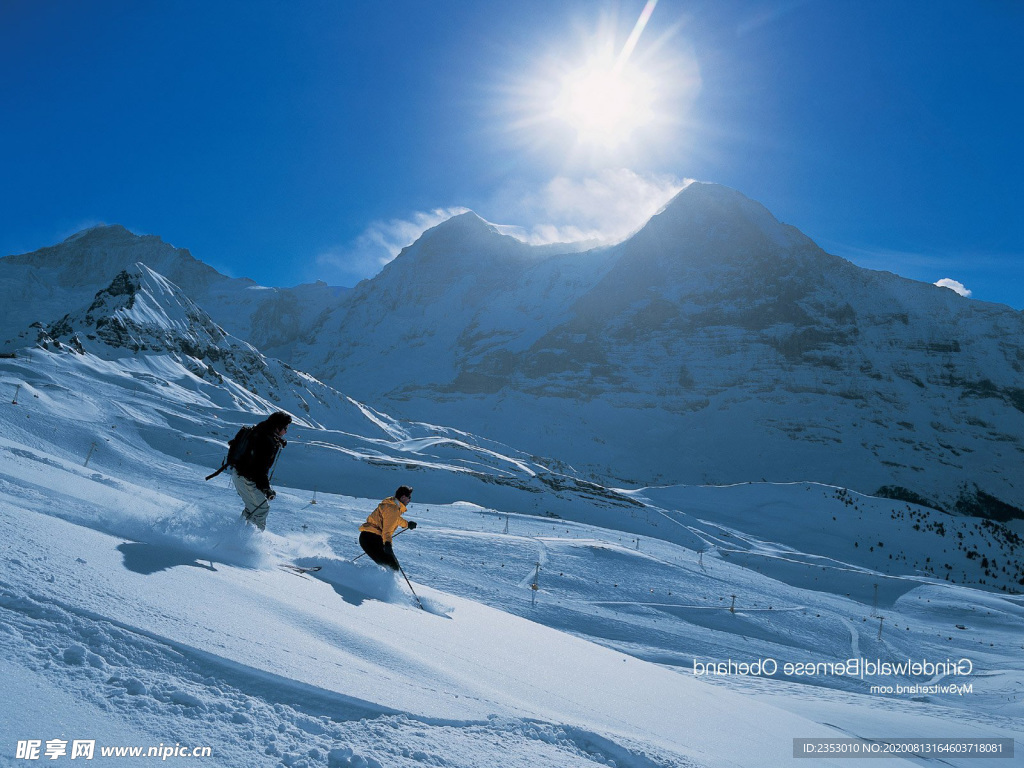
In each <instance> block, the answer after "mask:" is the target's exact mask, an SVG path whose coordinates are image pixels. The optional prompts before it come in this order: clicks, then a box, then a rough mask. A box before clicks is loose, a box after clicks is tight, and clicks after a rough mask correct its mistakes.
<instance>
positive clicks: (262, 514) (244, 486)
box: [231, 470, 270, 531]
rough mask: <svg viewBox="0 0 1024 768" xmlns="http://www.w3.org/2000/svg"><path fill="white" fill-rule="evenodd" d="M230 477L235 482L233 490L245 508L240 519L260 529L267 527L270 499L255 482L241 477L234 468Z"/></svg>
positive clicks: (263, 529)
mask: <svg viewBox="0 0 1024 768" xmlns="http://www.w3.org/2000/svg"><path fill="white" fill-rule="evenodd" d="M231 479H232V480H233V481H234V483H235V490H236V491H238V495H239V496H241V497H242V501H244V502H245V509H244V510H243V511H242V519H243V520H245V522H246V523H252V524H253V525H255V526H256V527H257V528H259V529H260V530H261V531H265V530H266V529H267V515H268V514H270V499H268V498H267V496H266V494H264V493H263V491H261V490H260V489H259V488H257V487H256V483H254V482H253V481H252V480H250V479H249V478H247V477H242V476H241V475H239V474H238V473H237V472H235V471H234V470H232V471H231Z"/></svg>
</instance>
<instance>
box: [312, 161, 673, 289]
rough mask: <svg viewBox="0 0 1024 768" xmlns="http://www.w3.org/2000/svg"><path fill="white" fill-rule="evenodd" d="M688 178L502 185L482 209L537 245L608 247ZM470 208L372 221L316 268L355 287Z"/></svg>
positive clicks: (606, 176) (626, 174)
mask: <svg viewBox="0 0 1024 768" xmlns="http://www.w3.org/2000/svg"><path fill="white" fill-rule="evenodd" d="M689 183H690V181H689V180H685V179H678V178H676V177H674V176H664V175H661V176H645V175H642V174H639V173H637V172H635V171H631V170H628V169H618V170H609V171H604V172H601V173H599V174H596V175H593V176H587V177H581V178H570V177H568V176H557V177H555V178H553V179H551V180H550V181H548V182H547V183H545V184H544V185H542V186H541V187H540V188H537V189H532V190H527V189H524V188H522V187H515V186H512V185H510V186H507V187H505V188H503V189H500V190H499V191H498V192H497V193H496V194H495V195H494V196H493V197H492V198H491V200H490V201H487V202H484V203H483V204H482V205H481V209H480V210H478V211H477V213H478V214H480V215H481V216H482V217H483V218H485V219H487V220H488V221H491V222H492V223H494V224H497V225H499V227H500V229H501V230H502V231H503V232H505V233H506V234H510V235H512V236H513V237H516V238H518V239H520V240H522V241H524V242H526V243H530V244H531V245H547V244H550V243H587V244H589V245H604V244H609V243H615V242H618V241H621V240H624V239H625V238H626V237H628V236H629V235H630V234H632V233H633V232H635V231H636V230H637V229H639V228H640V227H641V226H643V224H644V223H645V222H646V221H647V220H648V219H650V218H651V216H653V215H654V214H656V213H657V212H658V211H659V210H661V209H662V208H663V207H664V206H665V205H666V203H668V202H669V200H671V199H672V198H673V197H674V196H675V195H676V194H678V193H679V191H680V190H682V189H683V188H684V187H686V186H687V185H688V184H689ZM467 210H469V209H468V208H462V207H452V208H436V209H434V210H432V211H427V212H423V211H420V212H416V213H413V214H410V215H409V216H408V217H405V218H395V219H389V220H387V221H376V222H373V223H371V224H370V226H368V227H367V228H366V230H365V231H364V232H363V233H362V234H361V235H359V236H358V237H357V238H355V240H353V241H352V242H350V243H347V244H344V245H339V246H337V247H335V248H330V249H328V250H326V251H324V252H322V253H320V254H318V255H317V257H316V263H317V266H319V267H321V268H326V269H328V270H330V271H331V272H332V274H331V275H329V276H328V277H327V279H328V280H329V281H330V282H340V283H342V284H344V285H354V284H355V283H357V282H359V281H360V280H363V279H365V278H368V277H373V276H374V275H376V274H377V273H378V272H379V271H380V270H381V269H382V268H383V267H384V265H385V264H387V263H388V262H390V261H391V260H392V259H394V258H395V256H397V255H398V254H399V252H400V251H401V250H402V248H404V247H406V246H407V245H410V244H412V243H413V242H415V241H416V240H417V238H419V236H420V235H422V234H423V233H424V232H425V231H426V230H428V229H430V228H431V227H434V226H437V225H438V224H440V223H441V222H442V221H445V220H447V219H450V218H451V217H452V216H457V215H458V214H460V213H465V212H466V211H467Z"/></svg>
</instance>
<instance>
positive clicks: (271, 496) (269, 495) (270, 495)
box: [267, 488, 277, 501]
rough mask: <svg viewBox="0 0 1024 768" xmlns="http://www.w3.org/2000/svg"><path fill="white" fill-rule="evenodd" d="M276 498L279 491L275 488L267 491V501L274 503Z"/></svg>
mask: <svg viewBox="0 0 1024 768" xmlns="http://www.w3.org/2000/svg"><path fill="white" fill-rule="evenodd" d="M275 496H277V491H275V490H274V489H273V488H271V489H270V490H269V491H267V501H273V500H274V497H275Z"/></svg>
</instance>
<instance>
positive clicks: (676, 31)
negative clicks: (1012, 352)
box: [0, 0, 1024, 309]
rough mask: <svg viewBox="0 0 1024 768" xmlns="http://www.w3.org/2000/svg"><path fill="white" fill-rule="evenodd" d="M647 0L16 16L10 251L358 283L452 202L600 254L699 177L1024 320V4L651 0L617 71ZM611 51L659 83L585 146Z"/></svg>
mask: <svg viewBox="0 0 1024 768" xmlns="http://www.w3.org/2000/svg"><path fill="white" fill-rule="evenodd" d="M644 7H645V2H643V0H638V1H636V2H634V1H633V0H619V2H616V3H601V2H596V1H595V2H574V1H572V0H568V1H566V2H552V1H551V0H547V1H541V0H536V1H533V0H516V2H509V1H508V0H500V1H499V0H495V1H493V2H492V1H491V0H475V1H470V0H466V1H465V2H462V1H458V2H456V1H455V0H436V1H434V2H429V1H428V0H416V1H412V0H409V1H402V2H388V0H380V1H379V2H355V1H348V2H346V1H342V0H337V1H331V2H328V1H326V0H319V1H318V0H309V1H307V2H294V3H287V2H282V1H279V0H277V1H271V0H247V1H246V2H219V1H218V0H202V1H201V2H192V1H191V0H180V1H178V2H173V3H168V2H166V1H163V2H151V1H150V0H133V2H124V0H119V1H118V2H105V1H104V0H91V1H90V2H88V3H82V2H77V1H74V2H73V1H71V0H67V1H61V0H49V1H48V2H38V0H5V2H3V3H0V254H10V253H21V252H25V251H29V250H34V249H35V248H39V247H41V246H44V245H49V244H52V243H54V242H57V241H59V240H61V239H63V238H64V237H66V236H68V235H70V234H72V233H73V232H75V231H78V230H79V229H82V228H84V227H87V226H92V225H95V224H97V223H119V224H123V225H125V226H126V227H128V228H129V229H131V230H133V231H135V232H138V233H140V234H142V233H145V234H156V235H159V236H160V237H162V238H163V239H164V240H166V241H168V242H170V243H173V244H174V245H177V246H180V247H185V248H188V249H189V250H190V251H191V252H192V253H193V255H195V256H196V257H197V258H199V259H201V260H203V261H205V262H207V263H209V264H211V265H213V266H215V267H217V268H218V269H220V270H221V271H223V272H225V273H227V274H231V275H234V276H247V277H251V278H253V279H255V280H257V281H258V282H260V283H262V284H264V285H278V286H286V285H295V284H298V283H301V282H309V281H312V280H315V279H323V280H325V281H327V282H329V283H332V284H342V285H352V284H354V283H355V282H356V281H357V280H358V279H361V278H364V277H369V276H371V275H372V274H374V273H375V272H376V271H377V270H378V269H379V268H380V265H381V262H382V261H383V260H386V259H387V258H389V257H390V256H391V255H393V253H394V252H395V251H396V250H397V248H399V247H400V246H401V245H403V244H406V243H408V242H410V241H411V239H412V238H414V237H415V236H416V234H417V233H418V232H419V231H422V229H423V228H424V227H426V226H429V225H431V224H433V223H436V222H437V221H439V220H441V219H442V218H443V217H445V216H447V215H450V214H451V213H452V212H456V211H460V210H463V209H465V208H471V209H473V210H475V211H476V212H477V213H479V214H480V215H481V216H483V217H484V218H485V219H487V220H489V221H492V222H495V223H498V224H506V225H513V226H515V227H517V228H518V231H519V232H520V234H521V236H523V237H524V238H527V239H530V240H531V241H534V242H543V241H546V240H550V239H562V238H602V237H603V238H614V237H616V236H621V235H622V234H624V233H625V232H628V231H629V230H630V229H631V228H632V227H634V226H636V225H637V224H639V223H641V222H642V221H643V220H644V218H645V217H646V216H648V215H649V214H650V213H651V212H652V211H653V210H656V209H657V207H658V206H660V205H661V204H662V203H663V202H665V200H667V198H668V196H670V195H671V194H672V193H673V192H674V191H675V190H677V189H678V188H679V187H680V185H681V184H682V183H684V180H686V179H699V180H702V181H713V182H718V183H722V184H726V185H728V186H731V187H734V188H736V189H738V190H740V191H741V192H743V193H744V194H746V195H748V196H749V197H751V198H753V199H755V200H758V201H760V202H761V203H763V204H764V205H766V206H767V207H768V208H769V209H770V210H771V211H772V212H773V213H774V214H775V215H776V217H778V218H779V219H780V220H782V221H785V222H787V223H789V224H793V225H794V226H796V227H798V228H799V229H801V230H802V231H804V232H805V233H806V234H808V235H809V236H810V237H812V238H813V239H814V240H816V241H817V242H818V243H819V244H820V245H821V246H822V247H824V248H825V249H826V250H828V251H830V252H833V253H837V254H839V255H841V256H845V257H847V258H849V259H851V260H852V261H854V262H855V263H857V264H861V265H863V266H866V267H871V268H873V269H886V270H889V271H892V272H896V273H898V274H901V275H904V276H906V277H911V278H914V279H918V280H926V281H928V282H935V281H937V280H940V279H942V278H948V279H952V280H955V281H958V282H960V283H962V284H963V285H964V286H966V288H967V289H968V290H970V291H971V292H972V295H973V297H974V298H977V299H981V300H986V301H997V302H1002V303H1006V304H1009V305H1011V306H1013V307H1015V308H1017V309H1021V308H1024V215H1022V213H1021V203H1022V201H1024V162H1022V152H1021V138H1022V137H1024V98H1022V95H1021V94H1024V53H1022V50H1021V49H1022V48H1024V46H1021V45H1020V44H1019V41H1020V40H1021V39H1022V37H1024V4H1022V3H1019V2H1013V1H1012V0H976V1H974V2H966V1H965V2H959V3H951V2H941V1H939V2H907V1H903V0H895V1H890V2H873V1H872V0H857V1H853V0H851V1H849V2H846V1H843V0H835V1H831V0H818V1H815V0H808V1H806V2H800V1H799V0H771V1H769V0H763V1H759V0H749V1H746V2H730V1H729V0H713V1H708V2H685V1H684V0H660V2H658V3H657V4H656V6H655V7H654V8H653V11H652V12H651V13H650V17H649V21H648V23H647V24H646V26H645V27H643V29H642V31H639V30H638V34H639V37H636V35H634V41H633V42H634V43H635V47H633V48H632V49H631V53H630V54H629V55H628V57H624V56H623V50H624V48H625V47H626V44H627V40H628V39H629V38H630V33H631V31H633V30H634V29H635V25H636V22H637V20H638V18H640V16H641V12H642V10H643V9H644ZM598 53H601V54H604V55H605V56H609V55H610V56H611V57H612V59H614V60H615V61H617V62H619V63H620V64H621V65H622V67H623V68H624V70H625V71H627V72H632V73H639V75H642V81H643V83H644V84H645V86H644V87H645V89H646V90H644V93H645V94H647V95H646V98H645V100H644V101H643V102H642V105H641V106H637V104H634V103H630V104H629V106H628V108H627V109H625V110H624V111H625V112H627V113H629V114H632V115H633V116H634V117H635V116H636V115H640V114H642V115H644V116H645V117H646V122H642V123H640V124H637V125H635V126H626V127H625V128H622V127H621V126H618V128H621V130H622V131H625V136H622V135H618V136H616V137H614V138H612V139H608V138H607V137H605V139H607V140H606V141H600V142H596V143H595V142H593V141H591V140H590V139H589V138H587V135H588V134H586V131H585V128H584V127H583V124H582V123H574V122H573V118H570V117H566V113H565V112H564V110H562V109H560V107H564V104H565V102H566V100H567V98H568V97H567V96H566V95H565V94H566V91H565V90H564V89H565V87H566V86H565V82H566V78H567V77H568V76H569V75H571V74H572V73H574V72H576V71H587V67H588V66H593V64H592V57H593V56H594V55H595V54H598ZM586 62H591V63H590V64H586ZM581 68H582V69H581ZM637 82H639V81H637ZM636 90H637V89H634V91H636ZM602 95H603V96H604V97H605V98H606V101H607V100H608V99H610V98H611V95H610V94H608V93H604V94H602ZM608 103H610V101H609V102H608ZM553 105H554V106H553ZM620 134H621V131H620Z"/></svg>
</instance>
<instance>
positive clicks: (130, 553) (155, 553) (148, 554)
mask: <svg viewBox="0 0 1024 768" xmlns="http://www.w3.org/2000/svg"><path fill="white" fill-rule="evenodd" d="M117 549H118V551H119V552H120V553H121V554H122V555H123V556H124V567H125V568H127V569H128V570H129V571H133V572H134V573H141V574H142V575H143V576H151V575H152V574H154V573H159V572H160V571H166V570H169V569H171V568H176V567H178V566H180V565H188V566H191V567H193V568H203V569H205V570H208V571H215V570H217V569H216V568H214V567H213V566H212V565H206V564H205V563H201V562H199V561H198V560H196V558H195V556H194V555H192V554H189V553H188V552H178V551H176V550H173V549H169V548H167V547H156V546H153V545H152V544H145V543H143V542H141V541H126V542H124V544H121V545H119V546H118V548H117Z"/></svg>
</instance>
